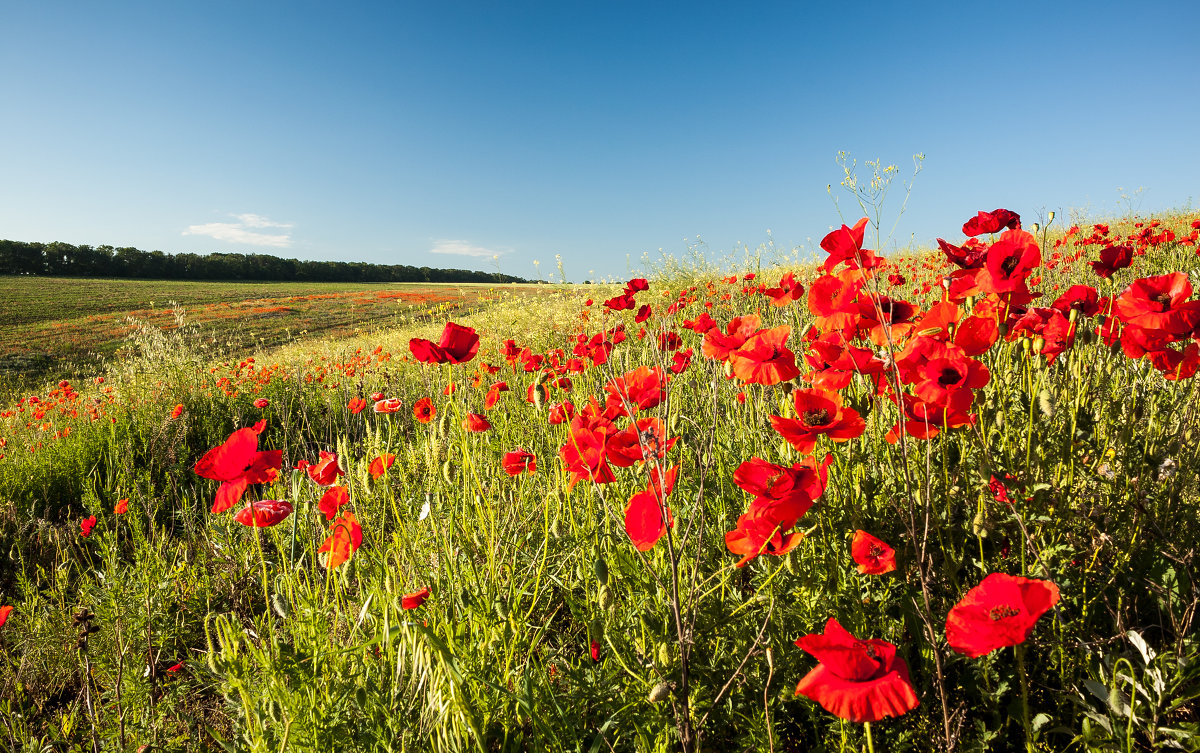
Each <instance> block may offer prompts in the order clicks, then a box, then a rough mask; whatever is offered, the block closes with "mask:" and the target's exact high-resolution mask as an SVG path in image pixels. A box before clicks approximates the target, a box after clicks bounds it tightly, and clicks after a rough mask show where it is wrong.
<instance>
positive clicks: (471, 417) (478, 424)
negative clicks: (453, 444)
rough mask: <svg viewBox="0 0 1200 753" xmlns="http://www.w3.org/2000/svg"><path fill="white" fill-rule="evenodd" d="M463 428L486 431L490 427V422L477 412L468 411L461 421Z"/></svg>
mask: <svg viewBox="0 0 1200 753" xmlns="http://www.w3.org/2000/svg"><path fill="white" fill-rule="evenodd" d="M463 428H464V429H466V430H467V431H487V430H488V429H490V428H492V424H491V423H490V422H489V421H488V420H487V419H486V418H485V417H483V416H481V415H480V414H478V413H468V414H467V418H466V419H465V420H464V421H463Z"/></svg>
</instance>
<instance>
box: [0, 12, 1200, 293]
mask: <svg viewBox="0 0 1200 753" xmlns="http://www.w3.org/2000/svg"><path fill="white" fill-rule="evenodd" d="M1198 40H1200V3H1196V2H1182V1H1181V2H1146V3H1142V4H1140V5H1139V6H1134V5H1133V4H1128V3H1108V2H1067V1H1063V2H1057V3H1048V2H1037V3H986V4H982V3H981V4H977V5H975V4H969V3H960V2H945V3H920V2H918V3H908V2H903V3H901V2H896V3H872V2H857V3H833V2H820V3H806V2H792V3H732V2H721V3H707V2H698V1H696V2H681V3H646V2H636V3H633V2H631V3H626V2H608V1H607V0H593V1H592V2H573V1H570V0H563V1H561V2H540V3H533V2H521V1H520V0H508V1H506V2H494V1H493V2H449V1H447V2H442V1H440V0H437V1H426V2H404V3H402V2H395V3H390V2H389V3H383V2H381V3H352V2H346V3H332V2H325V3H316V2H303V1H300V2H287V3H284V2H277V3H276V2H253V1H250V0H239V1H238V2H212V1H208V0H206V1H205V2H193V3H177V2H162V1H161V0H159V1H157V2H146V3H134V2H120V1H119V0H114V1H113V2H101V3H98V2H76V3H68V2H44V1H38V2H25V1H24V0H6V2H4V3H3V4H0V104H2V109H0V238H11V239H16V240H39V241H50V240H64V241H68V242H72V243H88V244H92V245H99V244H112V245H115V246H136V247H138V248H143V249H147V250H150V249H159V250H162V251H167V252H181V251H195V252H209V251H246V252H254V251H257V252H264V253H272V254H277V255H280V256H289V257H297V258H302V259H339V260H361V261H371V262H379V263H396V264H415V265H419V266H420V265H427V266H437V267H462V268H471V269H482V270H485V271H491V270H494V269H495V266H496V262H495V261H494V260H493V258H492V257H493V254H499V255H500V258H499V265H500V269H501V270H502V271H504V272H506V273H511V274H517V275H521V276H535V275H536V274H538V272H539V270H535V268H534V265H533V261H534V260H535V259H536V260H540V262H541V265H540V274H541V276H543V277H545V276H546V274H547V273H548V272H552V271H554V255H555V254H561V255H562V259H563V263H564V265H565V268H566V272H567V276H568V278H569V279H572V280H575V281H579V280H582V279H585V278H586V277H588V276H589V273H590V272H594V273H595V276H597V277H603V276H619V277H623V276H625V275H626V274H627V271H628V269H629V266H628V263H627V258H628V259H631V260H632V263H633V265H635V266H636V265H637V264H638V263H639V260H640V258H641V257H642V255H643V254H644V253H646V252H649V253H650V254H651V255H652V256H655V257H657V255H658V252H659V249H663V250H664V251H666V252H667V253H669V254H673V255H675V256H680V255H682V254H683V253H684V252H685V251H686V249H687V246H688V244H689V242H691V241H693V240H695V238H696V236H700V237H701V238H702V239H703V240H704V242H705V244H706V245H707V247H708V249H709V253H710V254H714V255H715V254H718V253H720V252H723V251H731V250H733V249H735V248H737V247H739V245H740V244H747V245H749V246H751V247H755V246H757V245H758V244H760V243H763V242H765V241H767V239H768V234H767V231H768V229H770V231H771V237H773V238H774V241H775V243H776V245H777V246H780V247H783V248H790V247H792V246H796V245H803V246H805V247H806V248H812V247H814V246H815V243H816V242H817V241H819V239H820V237H821V236H822V235H823V234H824V233H825V232H827V230H828V228H829V227H830V225H836V224H837V223H838V222H839V219H838V215H837V212H836V210H835V208H834V206H833V204H832V202H831V201H830V200H829V197H828V196H827V195H826V185H827V184H830V183H832V184H834V188H835V192H836V190H837V184H838V182H839V180H840V179H841V172H840V169H839V168H838V166H837V165H836V164H835V162H834V156H835V155H836V153H837V152H838V151H839V150H847V151H848V152H849V153H850V154H851V155H852V156H854V157H856V158H857V159H858V160H859V162H860V164H861V162H862V161H864V160H866V159H873V158H881V159H883V160H884V161H885V162H894V163H896V164H897V165H898V166H899V167H900V169H901V172H902V174H904V175H905V176H907V175H908V174H909V173H910V172H911V155H912V154H913V153H915V152H923V153H924V154H925V155H926V161H925V168H924V171H923V172H922V174H921V175H920V176H919V177H918V178H917V181H916V187H915V190H914V191H913V194H912V198H911V200H910V201H909V204H908V210H907V213H906V214H905V216H904V218H903V220H902V221H901V224H900V226H899V229H898V232H897V236H898V238H899V239H900V240H901V241H906V240H907V239H909V238H910V237H915V238H916V239H917V240H918V241H926V240H930V239H932V238H933V237H935V236H937V235H942V236H944V237H947V238H961V233H960V232H959V228H960V226H961V224H962V222H963V221H964V220H965V219H966V218H967V217H969V216H970V215H972V214H974V213H975V212H976V211H978V210H980V209H986V210H990V209H994V208H996V207H999V206H1004V207H1008V208H1011V209H1013V210H1015V211H1017V212H1020V213H1022V214H1023V215H1025V217H1026V219H1027V221H1029V220H1031V219H1036V215H1037V213H1038V212H1039V210H1043V209H1045V210H1050V209H1054V210H1057V211H1058V212H1059V213H1060V216H1061V215H1062V214H1065V211H1066V210H1068V209H1070V208H1072V207H1075V208H1086V209H1089V210H1090V211H1092V212H1110V213H1111V212H1116V211H1117V210H1118V208H1119V207H1123V206H1124V204H1123V203H1122V202H1121V201H1120V196H1121V190H1120V189H1124V191H1125V192H1126V193H1130V194H1131V193H1133V192H1134V191H1135V190H1136V189H1138V188H1139V187H1142V188H1144V189H1145V190H1144V192H1142V193H1141V194H1140V195H1139V196H1138V197H1137V198H1135V199H1134V200H1133V203H1134V205H1135V207H1140V209H1141V210H1142V211H1143V212H1149V211H1154V210H1158V209H1164V208H1171V207H1177V206H1181V205H1184V204H1186V203H1188V202H1189V201H1195V199H1196V198H1197V196H1196V189H1197V187H1198V185H1200V183H1198V180H1197V176H1200V139H1198V138H1197V133H1200V126H1198V125H1197V123H1200V117H1198V116H1200V43H1198ZM847 199H848V197H847ZM842 206H843V210H844V211H845V213H846V218H847V219H848V220H850V221H851V222H852V221H853V220H854V219H855V218H856V217H857V216H858V212H857V210H856V209H853V208H851V207H850V205H849V204H847V202H846V199H843V204H842ZM889 209H890V211H885V215H888V216H893V217H894V213H895V210H896V209H898V205H897V204H893V205H892V206H891V207H890V208H889Z"/></svg>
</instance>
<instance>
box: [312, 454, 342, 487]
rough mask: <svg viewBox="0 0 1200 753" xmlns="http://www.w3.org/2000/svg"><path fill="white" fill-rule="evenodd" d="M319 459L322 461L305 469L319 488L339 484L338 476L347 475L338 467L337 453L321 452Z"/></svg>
mask: <svg viewBox="0 0 1200 753" xmlns="http://www.w3.org/2000/svg"><path fill="white" fill-rule="evenodd" d="M319 457H320V459H319V460H317V462H316V463H314V464H312V465H309V466H307V467H305V469H304V470H305V472H306V473H308V477H309V478H310V479H312V480H313V482H314V483H315V484H316V485H317V486H329V485H331V484H333V483H335V482H337V477H338V476H342V475H345V473H346V472H345V471H343V470H342V468H341V466H339V465H338V457H337V453H336V452H326V451H325V450H321V452H320V453H319Z"/></svg>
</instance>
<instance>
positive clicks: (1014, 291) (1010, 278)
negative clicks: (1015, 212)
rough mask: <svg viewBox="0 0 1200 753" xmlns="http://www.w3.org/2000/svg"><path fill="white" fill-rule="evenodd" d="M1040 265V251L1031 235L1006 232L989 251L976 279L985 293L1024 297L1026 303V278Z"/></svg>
mask: <svg viewBox="0 0 1200 753" xmlns="http://www.w3.org/2000/svg"><path fill="white" fill-rule="evenodd" d="M1041 263H1042V252H1041V249H1039V248H1038V245H1037V239H1036V238H1034V237H1033V234H1031V233H1027V232H1025V231H1024V230H1009V231H1006V232H1005V233H1004V234H1003V235H1001V236H1000V240H998V241H996V242H995V243H993V244H992V246H991V248H989V249H988V253H987V261H986V262H985V265H984V268H983V269H982V270H980V272H979V274H978V275H977V277H976V280H977V281H978V282H979V286H980V288H982V289H983V291H984V292H986V293H996V294H1009V295H1010V296H1016V297H1022V296H1024V297H1025V300H1029V298H1028V287H1027V286H1026V284H1025V278H1026V277H1028V276H1029V273H1030V272H1032V271H1033V270H1034V269H1035V268H1036V267H1038V266H1040V265H1041ZM1016 302H1018V303H1020V302H1023V301H1016Z"/></svg>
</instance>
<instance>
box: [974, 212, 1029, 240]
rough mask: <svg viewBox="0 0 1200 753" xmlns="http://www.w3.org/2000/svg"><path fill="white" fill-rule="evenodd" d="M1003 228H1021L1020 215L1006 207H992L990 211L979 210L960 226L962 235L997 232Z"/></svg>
mask: <svg viewBox="0 0 1200 753" xmlns="http://www.w3.org/2000/svg"><path fill="white" fill-rule="evenodd" d="M1003 228H1008V229H1009V230H1020V229H1021V215H1019V214H1017V213H1016V212H1010V211H1008V210H1007V209H993V210H992V211H990V212H980V213H979V214H977V215H975V216H974V217H972V218H971V219H969V220H967V221H966V223H965V224H964V225H963V227H962V231H963V235H967V236H976V235H983V234H984V233H998V232H1000V230H1002V229H1003Z"/></svg>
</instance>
